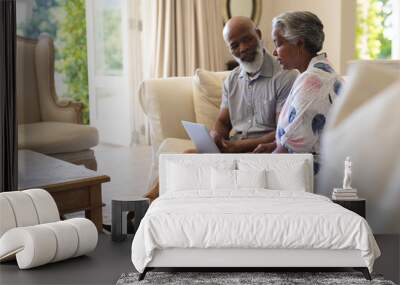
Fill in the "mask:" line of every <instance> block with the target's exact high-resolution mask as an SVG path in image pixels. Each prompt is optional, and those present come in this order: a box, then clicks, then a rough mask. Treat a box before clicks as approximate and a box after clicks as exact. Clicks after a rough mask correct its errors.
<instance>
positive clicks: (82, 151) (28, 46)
mask: <svg viewBox="0 0 400 285" xmlns="http://www.w3.org/2000/svg"><path fill="white" fill-rule="evenodd" d="M81 111H82V104H81V103H76V102H72V101H69V100H59V99H58V98H57V95H56V92H55V86H54V45H53V40H52V39H51V38H50V37H49V36H48V35H45V34H42V35H40V36H39V38H38V39H37V40H31V39H27V38H23V37H17V120H18V149H30V150H33V151H37V152H40V153H43V154H47V155H50V156H53V157H55V158H59V159H62V160H65V161H68V162H71V163H74V164H83V165H85V166H86V167H87V168H89V169H92V170H96V169H97V163H96V159H95V156H94V152H93V150H92V149H91V148H92V147H94V146H96V145H97V144H98V140H99V137H98V131H97V129H96V128H93V127H90V126H87V125H82V124H81V123H82V122H81Z"/></svg>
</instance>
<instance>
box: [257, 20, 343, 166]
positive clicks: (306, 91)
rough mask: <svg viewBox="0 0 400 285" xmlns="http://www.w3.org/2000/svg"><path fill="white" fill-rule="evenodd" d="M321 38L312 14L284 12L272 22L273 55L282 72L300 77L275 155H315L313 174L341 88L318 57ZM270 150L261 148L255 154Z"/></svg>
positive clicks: (279, 127) (280, 124)
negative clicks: (285, 71) (326, 125)
mask: <svg viewBox="0 0 400 285" xmlns="http://www.w3.org/2000/svg"><path fill="white" fill-rule="evenodd" d="M324 38H325V35H324V31H323V24H322V23H321V21H320V19H319V18H318V17H317V16H316V15H314V14H313V13H311V12H287V13H283V14H281V15H279V16H278V17H276V18H274V19H273V20H272V39H273V41H274V44H275V50H274V52H273V55H274V56H276V57H277V59H278V61H279V62H280V64H281V65H282V66H283V68H284V69H297V70H299V71H300V73H301V74H300V75H299V77H298V78H297V79H296V81H295V82H294V84H293V87H292V89H291V91H290V94H289V96H288V98H287V99H286V102H285V104H284V106H283V108H282V111H281V113H280V116H279V119H278V123H277V130H276V144H277V147H276V149H275V151H274V152H278V153H280V152H289V153H312V154H314V155H315V156H316V160H315V163H314V174H316V173H318V170H319V163H318V155H319V146H320V137H321V133H322V130H323V128H324V125H325V121H326V116H327V114H328V112H329V110H330V107H331V105H332V103H333V101H334V100H335V98H336V96H337V95H338V93H339V90H340V87H341V85H342V78H341V77H340V76H339V75H338V74H337V73H336V72H335V70H334V69H333V68H332V65H331V63H330V62H329V61H328V60H327V55H326V54H325V53H322V54H318V53H319V52H320V51H321V49H322V46H323V42H324ZM269 148H270V146H269V145H268V144H260V145H258V146H257V148H256V149H255V150H254V152H264V151H265V150H268V149H269Z"/></svg>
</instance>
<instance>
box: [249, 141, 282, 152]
mask: <svg viewBox="0 0 400 285" xmlns="http://www.w3.org/2000/svg"><path fill="white" fill-rule="evenodd" d="M275 148H276V142H272V143H261V144H259V145H258V146H257V147H256V148H255V149H254V150H253V153H271V152H273V151H274V150H275Z"/></svg>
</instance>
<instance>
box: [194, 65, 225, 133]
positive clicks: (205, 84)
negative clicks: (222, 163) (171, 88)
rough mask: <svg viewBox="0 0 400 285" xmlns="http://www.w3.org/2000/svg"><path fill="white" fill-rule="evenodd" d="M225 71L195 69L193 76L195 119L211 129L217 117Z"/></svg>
mask: <svg viewBox="0 0 400 285" xmlns="http://www.w3.org/2000/svg"><path fill="white" fill-rule="evenodd" d="M228 75H229V71H227V72H212V71H207V70H203V69H197V70H196V72H195V75H194V76H193V103H194V112H195V114H196V121H197V122H198V123H201V124H204V125H206V126H207V128H208V129H212V128H213V126H214V123H215V121H216V119H217V116H218V113H219V109H220V105H221V96H222V86H223V81H224V80H225V78H226V77H227V76H228Z"/></svg>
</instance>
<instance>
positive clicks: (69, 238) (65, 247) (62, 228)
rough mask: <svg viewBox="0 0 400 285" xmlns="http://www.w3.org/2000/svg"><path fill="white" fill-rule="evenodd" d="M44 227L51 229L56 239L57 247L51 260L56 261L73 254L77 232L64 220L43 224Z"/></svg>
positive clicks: (76, 245)
mask: <svg viewBox="0 0 400 285" xmlns="http://www.w3.org/2000/svg"><path fill="white" fill-rule="evenodd" d="M43 226H44V227H47V228H49V229H50V230H51V231H53V233H54V235H55V236H56V239H57V249H56V253H55V255H54V258H53V259H52V260H51V262H57V261H60V260H64V259H67V258H70V257H72V256H74V255H75V253H76V251H77V249H78V241H79V238H78V232H77V231H76V230H75V228H74V227H73V226H72V225H71V224H69V223H66V222H65V221H63V222H55V223H48V224H43Z"/></svg>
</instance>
